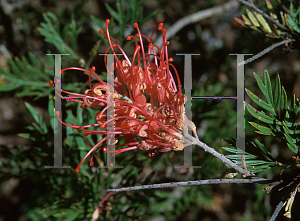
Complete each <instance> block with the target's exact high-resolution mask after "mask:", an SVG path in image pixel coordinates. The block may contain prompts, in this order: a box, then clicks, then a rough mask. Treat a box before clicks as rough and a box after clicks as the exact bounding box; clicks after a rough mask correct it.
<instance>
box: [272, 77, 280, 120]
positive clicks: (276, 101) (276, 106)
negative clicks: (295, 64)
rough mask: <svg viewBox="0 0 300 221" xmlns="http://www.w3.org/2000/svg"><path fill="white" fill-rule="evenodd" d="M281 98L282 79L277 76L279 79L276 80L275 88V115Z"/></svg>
mask: <svg viewBox="0 0 300 221" xmlns="http://www.w3.org/2000/svg"><path fill="white" fill-rule="evenodd" d="M280 98H281V83H280V77H279V75H278V74H277V78H276V80H275V87H274V99H273V100H274V106H273V107H274V110H275V115H277V110H278V106H279V104H280Z"/></svg>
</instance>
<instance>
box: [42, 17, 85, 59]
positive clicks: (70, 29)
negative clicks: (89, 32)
mask: <svg viewBox="0 0 300 221" xmlns="http://www.w3.org/2000/svg"><path fill="white" fill-rule="evenodd" d="M43 18H44V20H45V21H46V23H41V27H39V31H40V32H41V34H42V35H43V36H44V37H45V41H46V42H48V43H50V44H53V45H54V46H55V47H56V49H57V50H58V52H59V53H61V54H70V56H71V57H72V58H75V59H79V56H78V55H77V54H76V53H75V51H76V49H77V38H78V35H79V33H80V32H81V28H77V27H76V22H75V20H74V18H71V20H70V21H69V22H68V23H67V24H66V25H65V26H64V27H63V29H62V31H61V30H60V23H59V20H58V19H57V17H56V16H55V15H54V14H53V13H50V12H48V13H44V14H43ZM68 40H69V41H68ZM67 42H69V43H67Z"/></svg>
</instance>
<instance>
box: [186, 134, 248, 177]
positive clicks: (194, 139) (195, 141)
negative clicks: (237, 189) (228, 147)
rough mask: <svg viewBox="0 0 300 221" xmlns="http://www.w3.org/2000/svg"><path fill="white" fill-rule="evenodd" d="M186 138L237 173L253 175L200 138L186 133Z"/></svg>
mask: <svg viewBox="0 0 300 221" xmlns="http://www.w3.org/2000/svg"><path fill="white" fill-rule="evenodd" d="M184 137H185V138H186V139H188V140H189V141H191V142H193V143H196V144H197V145H198V146H200V147H202V148H203V149H204V150H205V151H207V152H209V153H211V154H212V155H213V156H215V157H217V158H218V159H220V160H221V161H222V162H223V163H225V164H227V165H228V166H230V167H232V168H233V169H235V170H237V171H238V172H239V173H241V174H245V175H247V176H254V175H252V174H251V173H250V172H249V171H247V170H245V169H243V168H241V167H239V166H238V165H236V164H235V163H234V162H232V161H231V160H229V159H228V158H226V157H225V156H224V155H223V154H220V153H219V152H218V151H216V150H215V149H213V148H211V147H209V146H207V145H206V144H205V143H203V142H201V141H200V140H198V139H196V138H194V137H193V136H191V135H189V134H187V135H185V136H184Z"/></svg>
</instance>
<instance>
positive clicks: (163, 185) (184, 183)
mask: <svg viewBox="0 0 300 221" xmlns="http://www.w3.org/2000/svg"><path fill="white" fill-rule="evenodd" d="M266 181H269V180H267V179H264V178H252V179H210V180H194V181H182V182H171V183H160V184H151V185H141V186H132V187H124V188H119V189H108V190H106V191H107V192H123V191H131V190H145V189H159V188H169V187H179V186H198V185H205V184H220V183H239V184H240V183H258V182H266Z"/></svg>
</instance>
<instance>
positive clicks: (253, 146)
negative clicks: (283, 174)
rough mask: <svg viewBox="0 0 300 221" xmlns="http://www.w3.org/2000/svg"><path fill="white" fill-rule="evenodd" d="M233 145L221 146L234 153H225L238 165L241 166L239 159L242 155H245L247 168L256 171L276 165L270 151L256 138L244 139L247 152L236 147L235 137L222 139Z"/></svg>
mask: <svg viewBox="0 0 300 221" xmlns="http://www.w3.org/2000/svg"><path fill="white" fill-rule="evenodd" d="M224 141H226V142H227V143H229V144H230V145H232V146H234V147H223V148H224V149H225V150H226V151H228V152H230V153H234V155H227V156H226V157H227V158H228V159H231V160H232V161H233V162H235V163H236V164H237V165H239V166H240V167H243V164H242V161H241V159H239V158H240V157H241V156H242V155H245V160H246V166H247V170H249V171H251V172H253V173H258V172H260V171H262V170H265V169H268V168H270V167H273V166H275V165H277V162H276V161H275V160H274V158H273V157H272V155H271V154H270V152H269V151H268V150H267V149H266V148H265V146H264V144H262V143H260V142H259V141H258V140H255V143H254V142H250V141H248V140H246V143H245V148H246V151H247V152H244V151H242V150H241V149H239V148H236V141H235V139H231V140H224Z"/></svg>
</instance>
